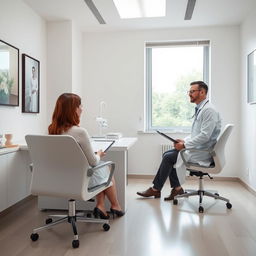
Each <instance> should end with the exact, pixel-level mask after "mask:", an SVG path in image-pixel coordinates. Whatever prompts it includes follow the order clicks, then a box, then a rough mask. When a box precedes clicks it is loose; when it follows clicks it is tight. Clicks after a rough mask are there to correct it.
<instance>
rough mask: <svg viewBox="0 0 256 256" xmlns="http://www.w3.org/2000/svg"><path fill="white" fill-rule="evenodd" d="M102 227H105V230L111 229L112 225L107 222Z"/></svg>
mask: <svg viewBox="0 0 256 256" xmlns="http://www.w3.org/2000/svg"><path fill="white" fill-rule="evenodd" d="M102 227H103V229H104V231H109V229H110V226H109V225H108V224H107V223H105V224H103V226H102Z"/></svg>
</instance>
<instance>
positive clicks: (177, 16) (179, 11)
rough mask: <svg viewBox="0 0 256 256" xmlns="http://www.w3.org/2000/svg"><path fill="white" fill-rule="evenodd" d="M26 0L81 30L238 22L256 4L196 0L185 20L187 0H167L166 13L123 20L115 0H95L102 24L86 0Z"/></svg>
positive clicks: (255, 1)
mask: <svg viewBox="0 0 256 256" xmlns="http://www.w3.org/2000/svg"><path fill="white" fill-rule="evenodd" d="M23 1H24V2H25V3H27V4H28V5H29V6H30V7H31V8H32V9H34V10H35V11H36V12H37V13H38V14H39V15H40V16H42V17H43V18H44V19H45V20H47V21H61V20H73V21H74V22H75V23H76V24H77V25H78V26H79V27H80V28H81V29H82V31H109V30H136V29H153V28H174V27H195V26H218V25H219V26H222V25H238V24H240V23H241V22H242V21H243V20H244V18H245V17H246V16H247V15H248V14H249V13H250V10H252V9H253V8H256V0H197V1H196V5H195V9H194V13H193V16H192V19H191V20H188V21H185V20H184V16H185V11H186V6H187V0H166V4H167V6H166V17H159V18H141V19H128V20H121V19H120V18H119V15H118V12H117V10H116V8H115V5H114V3H113V1H112V0H92V1H93V2H94V4H95V6H96V7H97V9H98V10H99V12H100V14H101V15H102V17H103V19H104V20H105V21H106V23H107V24H104V25H101V24H99V22H98V21H97V20H96V19H95V17H94V16H93V14H92V13H91V11H90V9H89V8H88V7H87V5H86V3H85V2H84V0H23ZM127 1H129V0H127ZM156 1H157V0H156Z"/></svg>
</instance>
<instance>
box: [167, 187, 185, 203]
mask: <svg viewBox="0 0 256 256" xmlns="http://www.w3.org/2000/svg"><path fill="white" fill-rule="evenodd" d="M184 193H185V192H184V190H183V188H181V189H179V190H176V189H175V188H173V189H172V191H171V194H170V195H169V196H167V197H165V198H164V201H170V200H173V199H174V197H175V196H177V195H182V194H184Z"/></svg>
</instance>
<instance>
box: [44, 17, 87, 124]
mask: <svg viewBox="0 0 256 256" xmlns="http://www.w3.org/2000/svg"><path fill="white" fill-rule="evenodd" d="M81 44H82V33H81V32H80V30H79V28H78V27H77V26H76V25H75V24H74V23H73V22H72V21H69V20H67V21H58V22H48V23H47V85H48V91H47V103H48V105H47V124H49V123H50V122H51V117H52V113H53V110H54V106H55V103H56V100H57V98H58V97H59V96H60V95H61V94H62V93H65V92H74V93H78V94H81V91H82V89H81V88H82V79H81V78H82V74H81V63H82V56H81V52H82V47H81Z"/></svg>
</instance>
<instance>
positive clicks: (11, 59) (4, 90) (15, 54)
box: [0, 40, 19, 106]
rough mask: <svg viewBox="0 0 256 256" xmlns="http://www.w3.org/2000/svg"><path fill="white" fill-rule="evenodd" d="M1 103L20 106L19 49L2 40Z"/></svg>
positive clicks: (0, 66)
mask: <svg viewBox="0 0 256 256" xmlns="http://www.w3.org/2000/svg"><path fill="white" fill-rule="evenodd" d="M0 105H6V106H19V49H18V48H16V47H14V46H12V45H10V44H8V43H6V42H4V41H2V40H0Z"/></svg>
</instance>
